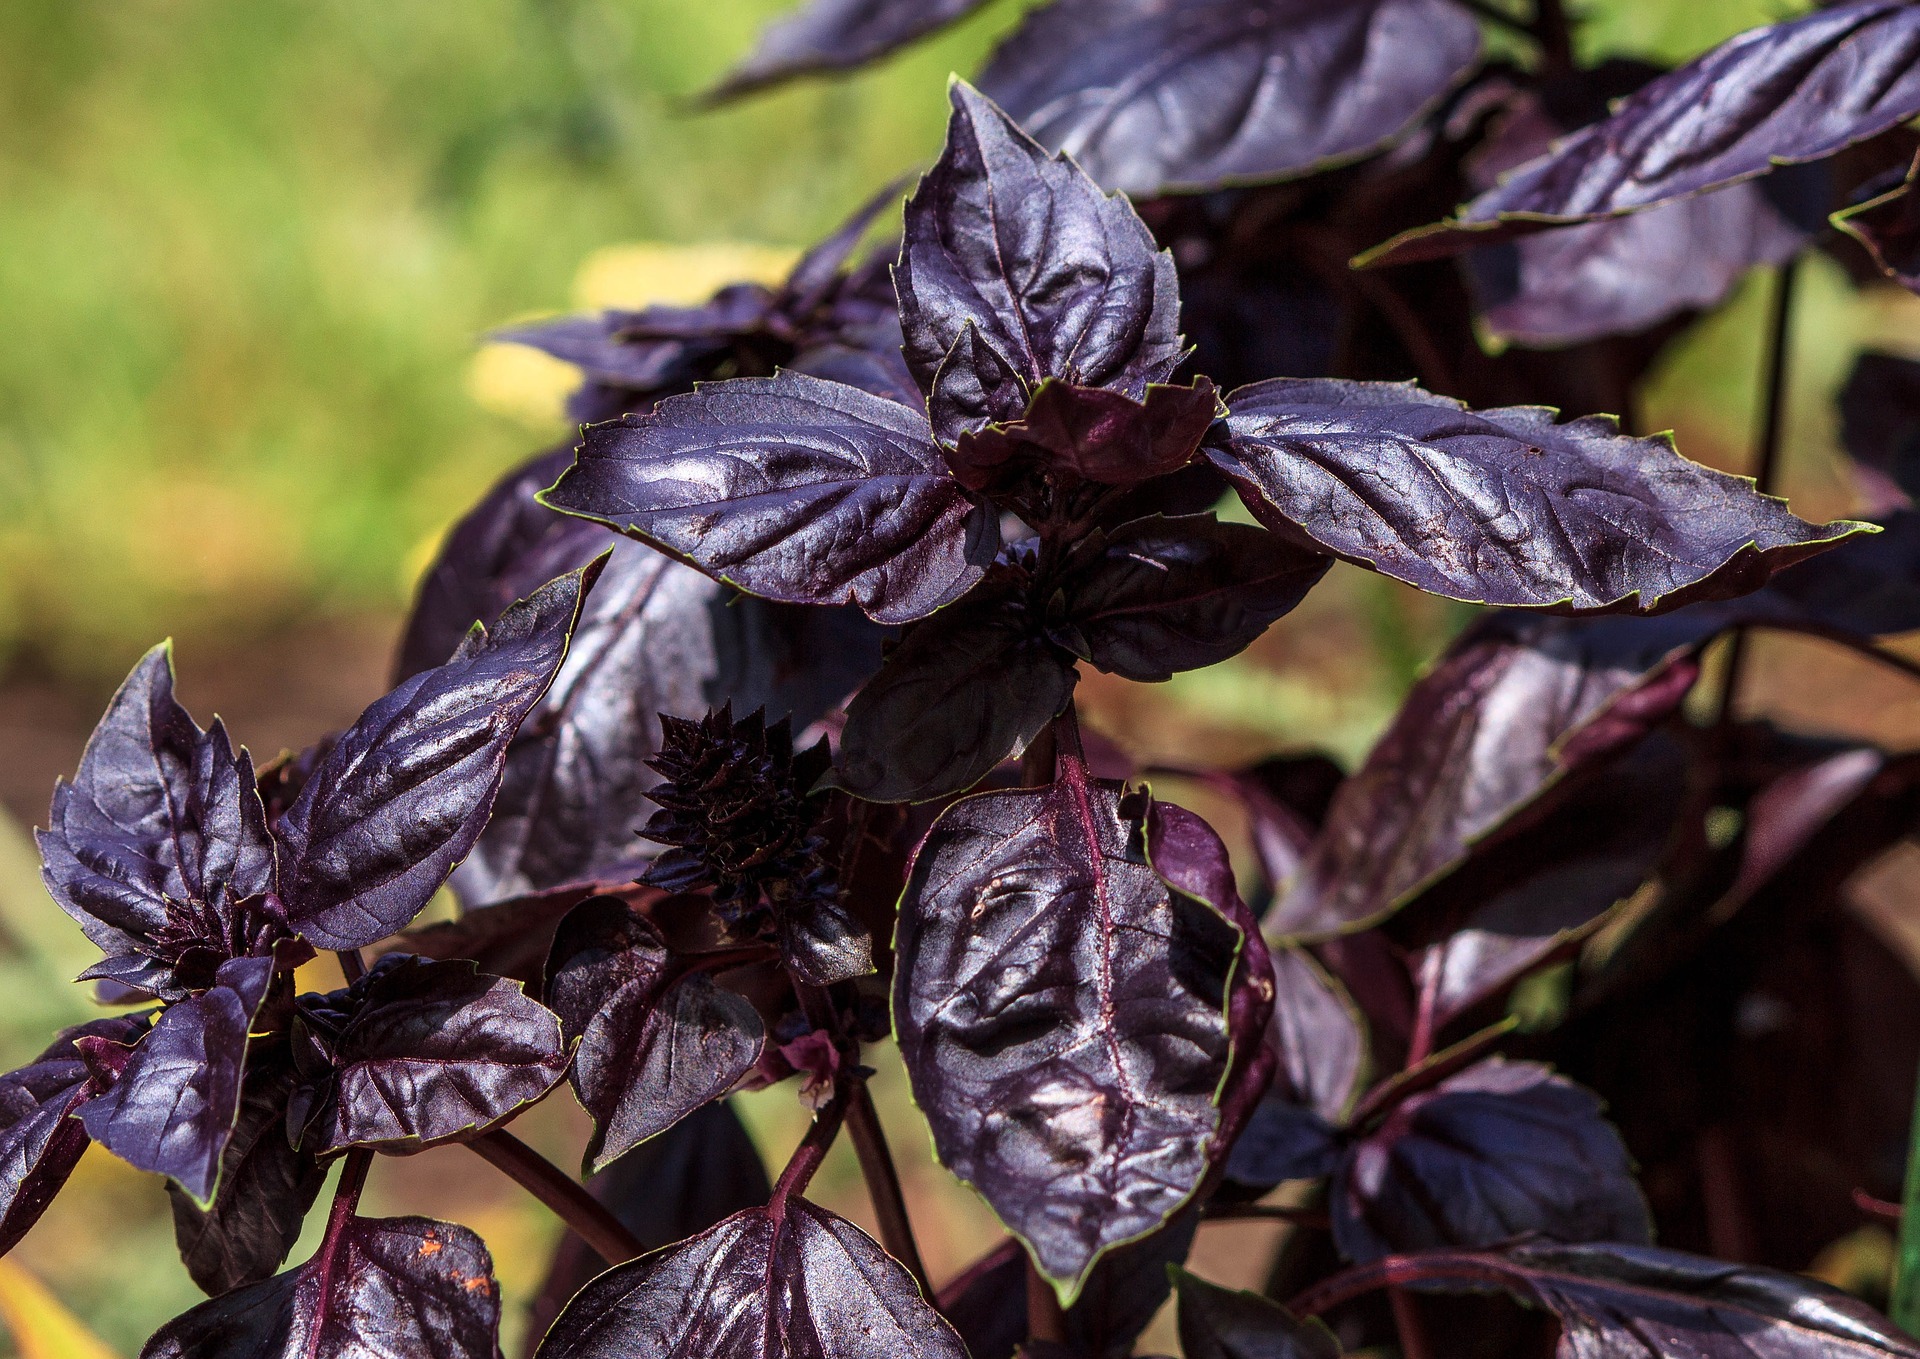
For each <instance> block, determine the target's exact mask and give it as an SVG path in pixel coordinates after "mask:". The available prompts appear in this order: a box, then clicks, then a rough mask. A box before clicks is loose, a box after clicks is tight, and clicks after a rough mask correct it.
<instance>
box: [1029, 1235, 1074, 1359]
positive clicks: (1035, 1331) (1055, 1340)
mask: <svg viewBox="0 0 1920 1359" xmlns="http://www.w3.org/2000/svg"><path fill="white" fill-rule="evenodd" d="M1027 1339H1028V1340H1030V1341H1040V1342H1044V1343H1047V1344H1052V1345H1064V1344H1066V1343H1067V1313H1066V1309H1065V1308H1063V1307H1062V1306H1061V1305H1060V1295H1059V1294H1058V1293H1055V1292H1054V1291H1053V1285H1052V1284H1051V1283H1049V1282H1047V1279H1046V1276H1045V1275H1043V1274H1042V1273H1041V1272H1040V1270H1039V1268H1038V1267H1037V1266H1035V1265H1034V1263H1033V1260H1032V1258H1031V1257H1029V1258H1028V1260H1027Z"/></svg>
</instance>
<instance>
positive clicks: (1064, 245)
mask: <svg viewBox="0 0 1920 1359" xmlns="http://www.w3.org/2000/svg"><path fill="white" fill-rule="evenodd" d="M950 93H951V97H952V100H953V117H952V119H951V120H950V121H949V122H948V124H947V146H946V151H945V153H944V154H943V155H942V156H941V157H940V161H939V163H938V164H937V165H935V166H934V168H933V169H932V170H931V171H930V172H929V173H928V174H927V176H926V178H925V179H923V180H921V181H920V187H919V189H918V190H917V191H916V192H915V193H914V195H913V197H912V198H911V199H909V200H908V202H907V213H906V240H905V243H904V244H903V245H902V247H901V250H900V262H899V264H898V265H896V266H895V268H894V285H895V287H896V288H898V289H899V293H900V322H901V325H902V327H903V328H904V330H905V334H906V344H905V353H906V358H907V365H908V366H909V367H910V368H912V369H913V373H914V376H915V377H916V378H918V379H919V381H920V385H921V387H922V388H923V389H924V390H925V391H927V392H928V394H929V406H930V409H931V410H932V411H933V414H934V432H935V433H936V434H937V435H939V437H940V438H941V439H942V440H943V441H945V442H948V443H951V442H952V441H953V440H954V439H956V438H958V437H959V435H960V434H961V433H962V432H963V431H966V430H979V429H980V428H982V427H983V426H985V425H987V424H991V423H995V422H1007V421H1013V420H1018V419H1020V418H1021V416H1022V414H1023V413H1024V412H1025V410H1026V405H1027V400H1028V398H1029V397H1030V396H1031V394H1032V393H1033V392H1034V390H1035V389H1037V388H1038V387H1039V386H1040V385H1041V384H1042V383H1043V382H1045V381H1046V380H1047V379H1048V378H1057V379H1059V380H1061V381H1062V382H1067V383H1071V384H1073V385H1075V386H1080V387H1105V388H1109V389H1111V390H1113V391H1116V392H1120V393H1122V394H1124V395H1126V396H1129V397H1132V398H1134V399H1135V400H1140V399H1142V398H1143V397H1145V395H1146V389H1147V386H1148V384H1150V383H1156V382H1164V381H1165V380H1166V379H1167V377H1168V375H1169V374H1171V373H1172V372H1173V369H1174V367H1175V365H1176V364H1178V363H1179V362H1180V358H1181V354H1182V350H1181V343H1180V336H1179V314H1178V313H1179V309H1180V299H1179V292H1178V283H1177V282H1176V280H1175V278H1174V269H1173V257H1172V256H1170V255H1168V254H1166V253H1165V252H1161V251H1156V250H1155V249H1154V243H1153V237H1152V236H1151V235H1150V234H1149V233H1148V231H1147V229H1146V227H1145V226H1144V225H1143V224H1142V223H1141V221H1140V219H1139V218H1138V217H1137V216H1135V215H1134V211H1133V209H1132V207H1131V206H1129V205H1128V203H1127V202H1126V200H1125V199H1121V198H1108V197H1107V196H1106V195H1105V194H1103V193H1102V192H1101V191H1100V189H1099V187H1098V186H1097V185H1096V184H1094V183H1093V181H1092V180H1090V179H1088V178H1087V177H1086V175H1084V174H1082V173H1081V171H1080V170H1079V168H1078V167H1077V166H1075V165H1074V164H1073V163H1072V162H1071V161H1068V160H1065V159H1063V158H1060V157H1050V156H1048V154H1047V153H1046V152H1045V151H1044V150H1043V149H1042V148H1041V147H1040V146H1038V145H1037V144H1036V143H1035V142H1034V141H1033V140H1032V139H1031V138H1030V137H1028V136H1027V135H1026V134H1025V133H1023V132H1022V131H1021V130H1020V129H1019V128H1018V127H1016V126H1015V125H1014V124H1013V122H1012V120H1010V119H1009V118H1008V117H1007V116H1006V115H1005V114H1004V113H1002V112H1001V111H1000V110H999V109H997V108H995V107H994V106H993V104H992V103H990V102H989V101H988V100H987V99H985V98H984V97H982V96H981V94H980V93H979V92H978V91H977V90H975V89H974V88H973V87H972V86H970V85H968V84H966V83H965V82H964V81H956V82H955V83H954V85H953V87H952V90H951V92H950Z"/></svg>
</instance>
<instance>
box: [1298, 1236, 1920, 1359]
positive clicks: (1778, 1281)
mask: <svg viewBox="0 0 1920 1359" xmlns="http://www.w3.org/2000/svg"><path fill="white" fill-rule="evenodd" d="M1384 1268H1385V1267H1384V1266H1383V1270H1384ZM1393 1271H1394V1273H1395V1275H1396V1279H1395V1281H1396V1282H1408V1283H1416V1282H1417V1283H1423V1284H1431V1285H1434V1286H1437V1287H1441V1288H1448V1287H1449V1286H1451V1287H1452V1288H1456V1289H1463V1290H1473V1291H1480V1290H1483V1289H1485V1288H1487V1287H1490V1286H1491V1287H1496V1288H1501V1289H1504V1290H1505V1291H1506V1292H1508V1293H1510V1294H1512V1295H1513V1296H1514V1297H1516V1298H1518V1299H1519V1300H1520V1301H1522V1302H1525V1303H1530V1304H1533V1305H1535V1306H1538V1307H1544V1308H1546V1309H1547V1310H1548V1311H1550V1312H1552V1313H1553V1314H1554V1316H1555V1317H1556V1318H1558V1319H1559V1322H1560V1343H1559V1349H1558V1354H1559V1359H1644V1356H1646V1355H1647V1354H1648V1353H1650V1352H1652V1347H1653V1346H1655V1345H1657V1347H1658V1349H1657V1352H1658V1353H1659V1354H1660V1355H1661V1356H1662V1359H1884V1356H1887V1355H1895V1356H1899V1359H1913V1356H1915V1355H1920V1345H1916V1344H1915V1343H1914V1342H1913V1340H1912V1339H1911V1338H1910V1337H1908V1336H1906V1335H1904V1334H1902V1333H1901V1332H1900V1331H1898V1330H1896V1329H1894V1327H1893V1325H1892V1324H1891V1323H1890V1322H1888V1321H1887V1320H1886V1318H1884V1317H1882V1316H1881V1315H1880V1314H1879V1313H1878V1312H1876V1311H1874V1310H1873V1309H1872V1308H1871V1307H1869V1306H1868V1305H1867V1304H1866V1303H1864V1302H1861V1301H1860V1300H1859V1299H1858V1298H1854V1297H1851V1296H1849V1295H1848V1294H1846V1293H1843V1292H1841V1291H1840V1290H1839V1289H1837V1288H1834V1287H1831V1286H1830V1285H1828V1284H1824V1283H1820V1282H1819V1281H1817V1280H1815V1279H1810V1278H1808V1277H1807V1276H1805V1275H1804V1274H1786V1273H1782V1272H1780V1271H1778V1270H1772V1269H1761V1268H1759V1267H1757V1266H1753V1265H1737V1264H1729V1263H1727V1262H1726V1261H1724V1260H1709V1259H1704V1258H1702V1257H1700V1256H1697V1255H1687V1254H1685V1253H1683V1252H1681V1251H1677V1250H1662V1249H1659V1248H1658V1247H1654V1246H1643V1245H1624V1244H1618V1245H1616V1244H1605V1243H1589V1244H1584V1245H1561V1244H1559V1243H1557V1242H1551V1241H1525V1242H1520V1243H1517V1244H1515V1245H1512V1246H1508V1247H1507V1248H1506V1249H1504V1250H1501V1251H1497V1252H1496V1251H1432V1252H1428V1253H1425V1254H1421V1255H1415V1256H1411V1257H1408V1258H1406V1259H1404V1260H1401V1261H1397V1262H1394V1264H1393ZM1334 1282H1338V1281H1337V1280H1336V1281H1334ZM1383 1282H1384V1280H1383ZM1303 1301H1311V1299H1310V1298H1309V1299H1303Z"/></svg>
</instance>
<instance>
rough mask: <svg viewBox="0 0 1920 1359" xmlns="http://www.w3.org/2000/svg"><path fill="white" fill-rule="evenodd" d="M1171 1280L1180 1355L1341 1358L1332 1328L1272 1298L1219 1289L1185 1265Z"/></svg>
mask: <svg viewBox="0 0 1920 1359" xmlns="http://www.w3.org/2000/svg"><path fill="white" fill-rule="evenodd" d="M1173 1278H1174V1288H1175V1290H1176V1291H1177V1292H1178V1293H1179V1295H1180V1353H1181V1354H1182V1355H1184V1356H1185V1359H1340V1354H1341V1349H1340V1342H1339V1341H1338V1340H1336V1339H1334V1336H1333V1332H1331V1331H1329V1330H1328V1329H1327V1328H1326V1327H1325V1326H1323V1325H1321V1324H1320V1323H1319V1322H1318V1321H1312V1320H1308V1321H1302V1320H1301V1319H1300V1318H1298V1317H1296V1316H1294V1315H1293V1314H1292V1313H1291V1312H1289V1311H1287V1309H1286V1308H1284V1307H1282V1306H1281V1305H1280V1304H1279V1303H1277V1302H1275V1301H1273V1300H1272V1299H1271V1298H1264V1297H1261V1296H1260V1295H1259V1294H1258V1293H1248V1292H1245V1291H1240V1292H1235V1291H1233V1290H1231V1289H1226V1288H1220V1287H1217V1286H1216V1285H1214V1284H1210V1283H1208V1282H1207V1281H1206V1280H1205V1279H1201V1278H1197V1277H1195V1276H1194V1275H1192V1274H1189V1273H1187V1271H1186V1270H1184V1269H1176V1270H1174V1271H1173Z"/></svg>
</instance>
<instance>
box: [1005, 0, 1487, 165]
mask: <svg viewBox="0 0 1920 1359" xmlns="http://www.w3.org/2000/svg"><path fill="white" fill-rule="evenodd" d="M1479 54H1480V29H1479V25H1478V24H1476V23H1475V22H1474V20H1473V18H1472V16H1471V15H1469V14H1468V13H1467V12H1466V11H1465V10H1463V9H1461V8H1460V7H1458V6H1456V5H1453V4H1449V3H1447V0H1349V2H1346V3H1339V4H1324V3H1314V2H1313V0H1176V2H1175V3H1172V4H1169V3H1166V0H1118V3H1116V2H1115V0H1056V3H1054V4H1051V5H1044V6H1041V7H1039V8H1037V9H1035V10H1034V11H1033V12H1032V13H1031V14H1030V15H1029V16H1028V18H1027V21H1026V23H1025V24H1023V25H1022V26H1021V27H1020V28H1019V29H1017V30H1016V31H1015V32H1014V33H1013V35H1012V36H1011V37H1009V38H1008V39H1007V40H1006V41H1005V42H1004V43H1002V44H1001V46H1000V49H999V50H998V51H997V52H996V53H995V54H994V57H993V60H992V61H991V62H990V63H989V65H988V66H987V69H986V70H985V71H984V72H983V73H982V74H981V77H980V87H981V89H983V90H985V91H986V92H987V94H988V95H990V96H992V97H993V98H994V99H995V100H997V101H998V102H999V104H1000V106H1001V107H1002V108H1004V109H1006V110H1007V112H1008V113H1009V114H1011V115H1012V116H1013V117H1014V118H1015V119H1017V120H1018V121H1019V122H1020V124H1021V126H1023V127H1025V128H1026V129H1027V131H1028V132H1030V133H1032V134H1033V136H1034V137H1035V138H1037V139H1038V140H1039V141H1041V142H1042V143H1044V144H1045V145H1046V146H1049V147H1052V148H1054V149H1055V150H1059V151H1063V152H1065V153H1066V154H1067V155H1070V156H1072V157H1073V158H1074V159H1075V160H1076V161H1078V162H1079V164H1080V165H1081V166H1082V167H1083V168H1084V169H1085V170H1086V172H1087V173H1088V174H1089V175H1091V176H1093V178H1094V179H1096V180H1098V181H1099V182H1100V183H1101V184H1103V185H1105V186H1106V187H1107V188H1109V189H1122V190H1125V191H1126V192H1127V193H1129V194H1132V195H1133V196H1134V197H1136V198H1151V197H1155V196H1158V195H1160V194H1163V193H1166V192H1169V191H1173V190H1195V189H1216V188H1220V187H1222V186H1224V185H1226V184H1238V183H1246V182H1248V181H1254V180H1263V179H1281V178H1287V177H1291V176H1295V175H1303V174H1310V173H1312V172H1314V171H1317V170H1322V169H1326V168H1328V167H1330V166H1333V165H1337V164H1340V163H1341V162H1344V161H1350V160H1356V159H1358V158H1359V157H1362V156H1365V155H1368V154H1370V153H1371V152H1373V151H1376V150H1379V149H1380V148H1382V147H1384V146H1386V145H1387V144H1389V143H1390V142H1392V141H1394V140H1395V139H1396V138H1398V137H1399V136H1400V135H1401V134H1402V133H1404V132H1405V131H1406V130H1407V129H1408V128H1409V127H1410V126H1411V125H1412V124H1413V123H1414V122H1415V121H1416V120H1417V119H1419V118H1420V117H1421V115H1423V114H1424V113H1426V112H1427V111H1428V110H1429V109H1431V108H1432V107H1433V106H1434V105H1435V104H1437V103H1438V102H1439V100H1440V99H1441V97H1442V96H1443V95H1445V94H1446V93H1447V91H1448V90H1450V89H1451V88H1452V87H1453V86H1454V85H1455V84H1456V83H1458V82H1459V81H1460V80H1461V79H1462V78H1464V77H1465V76H1466V74H1467V73H1468V71H1469V70H1470V69H1471V68H1472V66H1473V63H1474V61H1475V59H1476V58H1477V57H1478V56H1479Z"/></svg>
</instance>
